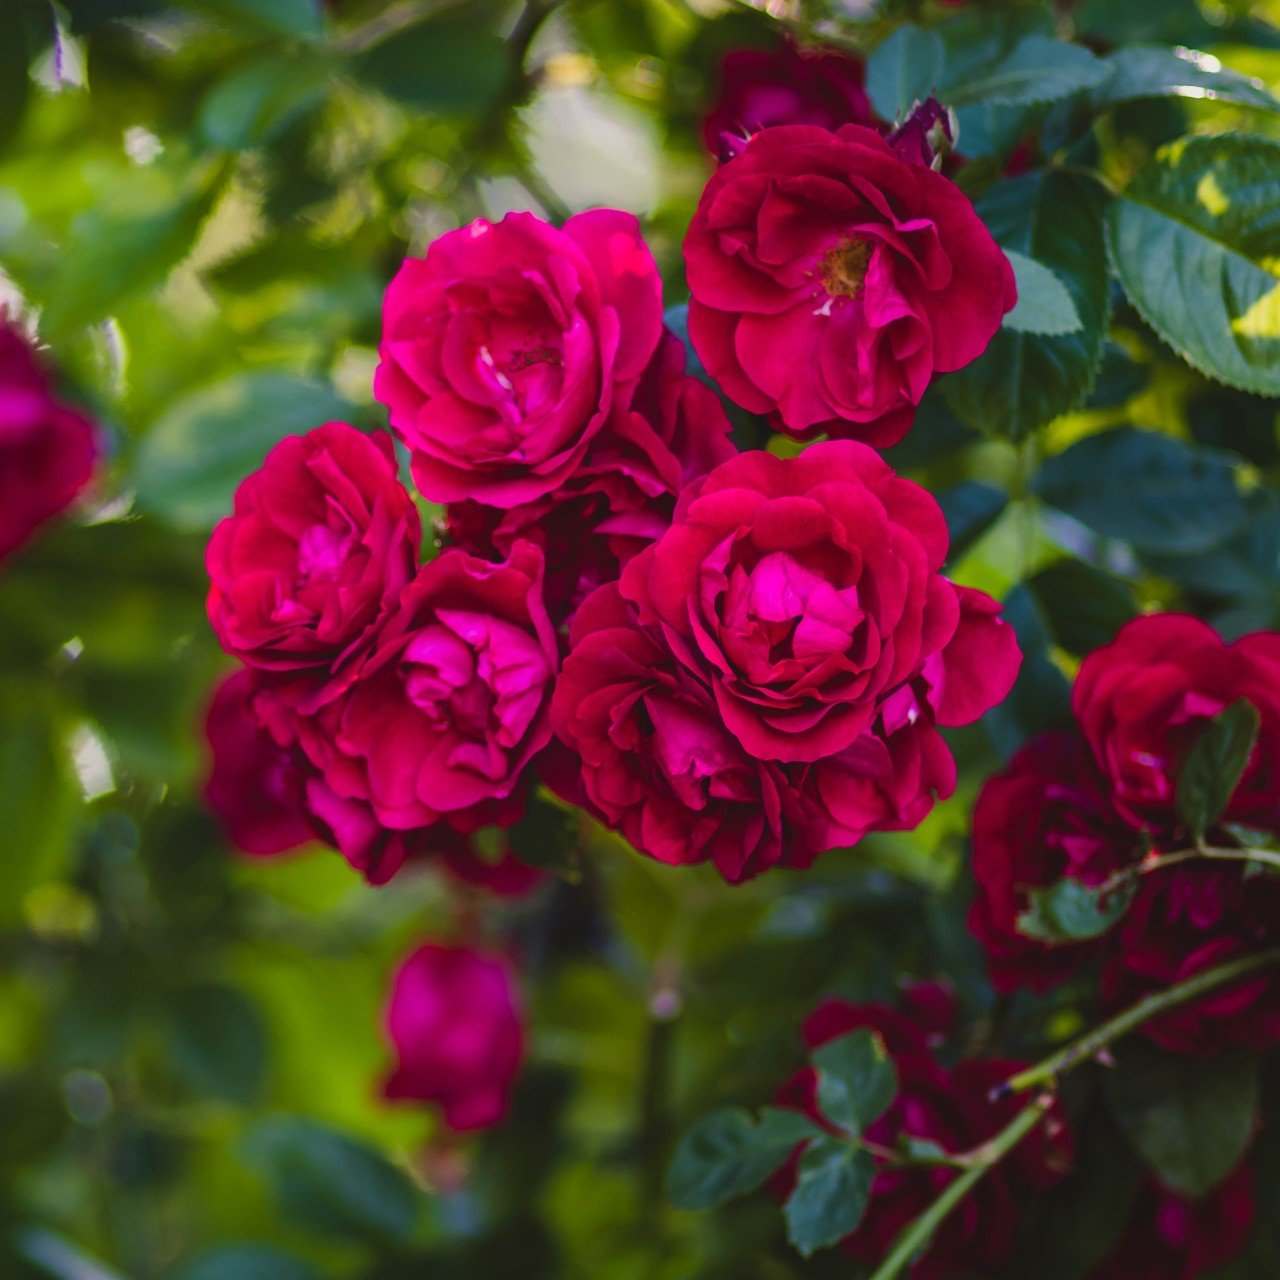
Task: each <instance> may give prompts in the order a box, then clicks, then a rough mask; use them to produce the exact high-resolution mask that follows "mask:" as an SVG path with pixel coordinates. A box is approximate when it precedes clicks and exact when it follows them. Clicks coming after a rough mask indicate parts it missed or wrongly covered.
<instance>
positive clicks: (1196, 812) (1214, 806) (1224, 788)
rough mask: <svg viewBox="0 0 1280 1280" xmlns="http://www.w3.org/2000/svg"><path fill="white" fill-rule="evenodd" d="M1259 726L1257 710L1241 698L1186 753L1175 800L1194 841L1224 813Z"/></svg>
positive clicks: (1220, 715) (1208, 725)
mask: <svg viewBox="0 0 1280 1280" xmlns="http://www.w3.org/2000/svg"><path fill="white" fill-rule="evenodd" d="M1259 723H1260V717H1259V715H1258V709H1257V708H1256V707H1255V706H1254V705H1253V703H1251V702H1250V701H1248V699H1246V698H1241V699H1240V700H1239V701H1237V702H1233V703H1232V704H1231V705H1230V706H1229V707H1225V708H1224V709H1223V710H1221V711H1219V712H1218V714H1217V715H1216V716H1214V717H1213V719H1211V720H1210V721H1209V723H1208V724H1207V725H1206V726H1205V728H1204V729H1203V730H1202V731H1201V733H1200V735H1199V736H1198V737H1197V738H1196V740H1195V742H1194V743H1192V746H1191V750H1190V751H1188V752H1187V756H1186V759H1185V760H1183V762H1182V768H1181V770H1180V771H1179V773H1178V789H1177V794H1176V801H1177V806H1178V817H1179V818H1181V819H1182V822H1183V825H1184V826H1186V828H1187V830H1188V831H1190V832H1191V835H1192V836H1193V837H1194V839H1196V840H1197V841H1199V840H1202V839H1203V838H1204V833H1205V832H1206V831H1207V830H1208V829H1209V828H1210V827H1211V826H1213V824H1214V823H1215V822H1217V821H1218V819H1219V818H1220V817H1222V815H1223V813H1224V812H1225V811H1226V808H1227V805H1228V804H1229V803H1230V801H1231V795H1232V793H1233V792H1234V791H1235V789H1236V787H1237V786H1238V785H1239V782H1240V777H1241V775H1242V774H1243V773H1244V770H1245V766H1246V765H1247V764H1248V763H1249V756H1250V755H1251V754H1252V752H1253V745H1254V743H1255V742H1257V740H1258V725H1259Z"/></svg>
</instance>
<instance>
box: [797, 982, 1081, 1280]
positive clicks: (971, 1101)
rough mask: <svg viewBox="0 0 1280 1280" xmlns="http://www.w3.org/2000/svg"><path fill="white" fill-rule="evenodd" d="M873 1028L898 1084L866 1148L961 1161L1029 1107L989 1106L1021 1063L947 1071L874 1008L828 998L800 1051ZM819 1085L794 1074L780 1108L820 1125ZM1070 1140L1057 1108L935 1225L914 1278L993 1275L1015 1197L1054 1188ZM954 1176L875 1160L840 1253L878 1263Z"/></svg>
mask: <svg viewBox="0 0 1280 1280" xmlns="http://www.w3.org/2000/svg"><path fill="white" fill-rule="evenodd" d="M860 1029H866V1030H869V1031H873V1032H874V1033H875V1034H876V1035H878V1036H879V1037H880V1039H881V1040H882V1042H883V1043H884V1046H885V1050H886V1051H887V1053H888V1054H889V1057H890V1058H891V1059H892V1060H893V1066H894V1070H895V1072H896V1073H897V1077H898V1094H897V1097H896V1098H895V1099H894V1101H893V1103H892V1105H891V1106H890V1107H889V1109H888V1110H887V1111H886V1112H885V1113H884V1115H882V1116H881V1117H880V1118H879V1119H878V1120H876V1121H875V1122H874V1123H873V1124H871V1125H869V1126H867V1129H866V1132H865V1137H866V1139H867V1141H869V1142H872V1143H875V1144H877V1145H878V1146H880V1147H884V1148H888V1149H894V1148H896V1147H897V1146H898V1145H899V1143H900V1142H901V1141H902V1140H903V1139H904V1138H914V1139H918V1140H921V1141H927V1142H933V1143H936V1144H937V1145H938V1146H939V1147H941V1148H942V1150H943V1151H945V1152H947V1153H949V1154H952V1155H958V1154H961V1153H964V1152H968V1151H972V1150H973V1149H974V1148H975V1147H978V1146H980V1145H981V1144H982V1143H983V1142H985V1141H986V1140H987V1139H988V1138H991V1137H993V1136H994V1135H995V1134H996V1133H998V1132H999V1131H1000V1130H1001V1129H1002V1128H1004V1126H1005V1125H1006V1124H1008V1123H1009V1121H1010V1120H1011V1119H1012V1118H1013V1117H1014V1115H1016V1114H1017V1112H1018V1111H1019V1110H1020V1109H1021V1108H1022V1107H1023V1106H1025V1105H1026V1102H1025V1100H1023V1099H1021V1098H1011V1099H1006V1100H1004V1101H1002V1102H999V1103H992V1102H990V1101H989V1100H988V1094H989V1092H990V1090H991V1088H992V1087H993V1086H994V1085H995V1084H998V1083H999V1082H1001V1081H1003V1080H1006V1079H1008V1077H1009V1076H1010V1075H1012V1074H1013V1073H1014V1072H1016V1071H1017V1070H1018V1069H1019V1064H1017V1063H1012V1062H1004V1061H973V1062H966V1063H962V1064H961V1065H959V1066H958V1067H956V1068H954V1069H952V1070H950V1071H948V1070H946V1069H944V1068H943V1067H942V1066H940V1065H939V1063H938V1062H937V1061H936V1059H935V1058H934V1057H933V1054H932V1052H931V1050H930V1048H929V1044H928V1041H927V1039H926V1036H925V1034H924V1032H923V1031H922V1029H921V1028H920V1027H918V1026H916V1025H915V1024H914V1023H913V1022H912V1021H911V1020H910V1019H908V1018H907V1017H904V1016H903V1015H902V1014H900V1013H898V1012H897V1011H895V1010H893V1009H890V1008H888V1007H886V1006H883V1005H877V1004H862V1005H860V1004H851V1003H849V1002H848V1001H845V1000H827V1001H825V1002H824V1003H823V1004H821V1005H819V1006H818V1008H817V1009H815V1010H814V1012H813V1013H812V1014H811V1015H810V1016H809V1018H808V1019H807V1021H806V1022H805V1025H804V1042H805V1045H806V1046H807V1047H808V1048H810V1049H814V1048H817V1047H818V1046H820V1045H823V1044H826V1043H827V1042H828V1041H829V1040H834V1039H837V1038H838V1037H840V1036H842V1035H847V1034H848V1033H849V1032H850V1031H856V1030H860ZM816 1084H817V1082H816V1078H815V1076H814V1073H813V1071H812V1070H811V1069H805V1070H803V1071H801V1072H798V1073H797V1074H796V1075H795V1076H793V1077H792V1078H791V1080H790V1081H789V1082H788V1083H787V1084H786V1086H784V1088H783V1089H782V1091H781V1092H780V1093H779V1095H778V1098H777V1101H778V1102H779V1104H780V1105H782V1106H785V1107H791V1108H793V1109H795V1110H797V1111H804V1112H805V1113H807V1114H808V1115H809V1116H810V1117H811V1118H813V1119H814V1120H817V1121H818V1122H819V1123H825V1122H823V1121H822V1118H821V1115H820V1113H819V1111H818V1108H817V1097H816ZM1072 1154H1073V1144H1072V1140H1071V1134H1070V1132H1069V1131H1068V1130H1067V1129H1066V1127H1065V1124H1064V1120H1063V1116H1062V1114H1061V1112H1060V1110H1059V1109H1058V1108H1057V1107H1055V1110H1054V1112H1053V1113H1052V1114H1051V1115H1050V1116H1049V1117H1048V1118H1047V1119H1046V1121H1045V1122H1044V1124H1043V1125H1042V1126H1041V1128H1040V1129H1039V1130H1037V1131H1036V1133H1034V1134H1032V1135H1030V1136H1029V1137H1028V1138H1026V1139H1024V1141H1023V1142H1022V1143H1021V1144H1020V1145H1019V1146H1018V1147H1016V1148H1015V1149H1014V1151H1013V1152H1012V1153H1011V1154H1010V1156H1009V1157H1008V1159H1006V1160H1005V1161H1004V1162H1002V1163H1001V1164H1000V1165H998V1166H996V1167H995V1168H994V1169H993V1170H992V1171H991V1172H990V1173H989V1174H988V1175H987V1176H986V1177H985V1178H984V1179H983V1180H982V1181H981V1182H980V1183H979V1184H978V1186H977V1187H976V1188H975V1189H974V1190H973V1191H972V1192H970V1194H969V1195H968V1196H967V1197H966V1199H965V1201H964V1203H963V1206H962V1208H961V1209H960V1210H958V1211H957V1212H955V1213H953V1214H951V1215H950V1216H949V1217H948V1218H947V1219H946V1220H945V1221H944V1222H943V1224H942V1226H941V1227H939V1228H938V1231H937V1232H936V1233H935V1235H934V1237H933V1239H932V1241H931V1242H930V1244H929V1247H928V1248H927V1249H926V1250H925V1251H924V1253H922V1254H921V1255H920V1257H919V1258H917V1259H916V1261H915V1263H914V1264H913V1265H912V1267H911V1275H912V1277H913V1280H950V1278H951V1277H952V1276H955V1275H968V1274H974V1275H989V1274H991V1272H992V1271H993V1270H994V1269H995V1268H998V1267H999V1266H1001V1265H1002V1264H1003V1263H1005V1262H1007V1261H1008V1260H1009V1255H1010V1253H1011V1251H1012V1247H1013V1243H1014V1229H1015V1226H1016V1223H1017V1201H1018V1197H1019V1195H1020V1194H1026V1193H1027V1192H1028V1191H1032V1192H1040V1191H1044V1190H1046V1189H1047V1188H1048V1187H1050V1186H1052V1185H1053V1184H1054V1183H1055V1182H1056V1181H1057V1180H1058V1179H1059V1178H1060V1177H1061V1176H1062V1175H1063V1173H1065V1172H1066V1170H1067V1169H1068V1168H1069V1167H1070V1163H1071V1159H1072ZM956 1177H957V1173H956V1171H955V1170H954V1169H947V1168H944V1167H931V1168H924V1167H920V1166H916V1167H911V1168H906V1167H903V1166H898V1165H893V1164H891V1163H889V1162H887V1161H885V1160H878V1161H877V1172H876V1175H875V1178H874V1180H873V1182H872V1184H871V1199H870V1203H869V1204H868V1206H867V1211H866V1214H865V1216H864V1217H863V1219H862V1222H861V1223H860V1224H859V1226H858V1228H857V1230H856V1231H854V1233H853V1234H852V1235H850V1236H847V1237H846V1238H845V1240H844V1241H843V1243H842V1247H843V1248H844V1250H845V1252H846V1253H848V1254H850V1255H851V1256H852V1257H854V1258H857V1259H859V1260H860V1261H862V1262H865V1263H867V1264H869V1265H872V1266H873V1265H874V1264H876V1263H878V1262H881V1261H883V1260H884V1257H885V1255H886V1254H887V1253H888V1252H889V1250H890V1248H891V1247H892V1246H893V1243H894V1241H895V1240H896V1239H897V1237H898V1235H899V1234H900V1233H901V1232H902V1231H903V1230H904V1228H906V1227H907V1226H909V1225H910V1224H911V1223H912V1222H914V1221H915V1220H916V1219H917V1218H919V1217H920V1215H921V1214H922V1213H923V1212H924V1211H925V1210H926V1209H927V1208H928V1207H929V1206H930V1205H931V1204H932V1203H933V1202H934V1201H935V1200H936V1199H937V1198H938V1196H939V1195H940V1194H941V1192H942V1191H943V1190H945V1188H946V1187H947V1186H948V1184H949V1183H951V1182H952V1181H954V1180H955V1178H956ZM793 1180H794V1165H792V1166H791V1167H790V1168H789V1169H787V1170H786V1171H784V1173H783V1174H782V1175H780V1176H779V1177H778V1178H777V1179H775V1184H774V1189H775V1192H776V1193H777V1194H778V1195H780V1196H785V1195H786V1194H788V1193H789V1192H790V1189H791V1186H792V1184H793Z"/></svg>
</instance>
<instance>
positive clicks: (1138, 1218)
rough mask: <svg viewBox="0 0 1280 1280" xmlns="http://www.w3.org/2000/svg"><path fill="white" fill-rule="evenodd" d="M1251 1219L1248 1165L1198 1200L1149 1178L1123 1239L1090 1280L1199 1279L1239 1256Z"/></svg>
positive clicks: (1140, 1191) (1252, 1217)
mask: <svg viewBox="0 0 1280 1280" xmlns="http://www.w3.org/2000/svg"><path fill="white" fill-rule="evenodd" d="M1253 1219H1254V1195H1253V1173H1252V1171H1251V1170H1250V1168H1249V1166H1248V1164H1241V1165H1240V1166H1239V1167H1238V1168H1237V1169H1236V1170H1235V1172H1234V1173H1232V1174H1230V1175H1229V1176H1228V1177H1227V1179H1226V1180H1225V1181H1224V1182H1222V1183H1220V1184H1219V1185H1218V1186H1217V1187H1215V1188H1214V1189H1213V1190H1212V1191H1211V1192H1209V1194H1208V1195H1206V1196H1204V1197H1203V1198H1202V1199H1200V1200H1192V1199H1189V1198H1188V1197H1186V1196H1182V1195H1179V1194H1178V1193H1177V1192H1176V1191H1170V1190H1169V1189H1168V1188H1166V1187H1163V1186H1161V1185H1160V1183H1158V1182H1157V1181H1156V1180H1155V1179H1154V1178H1148V1179H1147V1181H1146V1182H1145V1183H1144V1184H1143V1186H1142V1187H1141V1189H1140V1190H1139V1192H1138V1197H1137V1201H1136V1202H1135V1204H1134V1207H1133V1211H1132V1213H1131V1215H1130V1219H1129V1226H1128V1229H1127V1230H1126V1231H1125V1234H1124V1236H1123V1238H1122V1239H1121V1241H1120V1243H1119V1244H1118V1245H1117V1246H1116V1248H1115V1249H1114V1251H1113V1252H1112V1254H1111V1256H1110V1257H1109V1258H1108V1259H1107V1260H1106V1262H1104V1263H1103V1264H1102V1265H1101V1266H1100V1267H1099V1268H1098V1269H1097V1270H1096V1271H1094V1272H1093V1273H1092V1274H1091V1276H1090V1280H1200V1277H1201V1276H1208V1275H1209V1274H1210V1273H1211V1272H1214V1271H1216V1269H1217V1268H1219V1267H1222V1266H1225V1265H1226V1264H1227V1263H1229V1262H1231V1261H1232V1260H1233V1259H1234V1258H1236V1257H1237V1256H1238V1255H1239V1254H1240V1252H1241V1251H1242V1250H1243V1249H1244V1247H1245V1245H1246V1243H1247V1242H1248V1238H1249V1232H1250V1230H1251V1228H1252V1227H1253Z"/></svg>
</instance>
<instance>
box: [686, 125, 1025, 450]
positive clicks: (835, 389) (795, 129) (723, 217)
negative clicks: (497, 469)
mask: <svg viewBox="0 0 1280 1280" xmlns="http://www.w3.org/2000/svg"><path fill="white" fill-rule="evenodd" d="M685 265H686V269H687V272H688V277H689V290H690V293H691V295H692V298H691V301H690V304H689V334H690V337H691V338H692V340H693V345H694V347H695V349H696V350H697V352H698V355H699V356H700V357H701V359H702V363H703V364H704V365H705V366H706V369H707V372H708V373H710V374H711V376H712V377H713V378H715V379H716V381H717V382H718V383H719V384H720V386H721V388H722V389H723V390H724V391H725V393H726V394H727V395H729V396H730V397H731V398H732V399H733V400H735V401H737V403H738V404H740V405H741V406H742V407H743V408H744V409H747V410H749V411H751V412H752V413H762V414H768V415H770V418H771V420H772V422H773V423H774V425H775V426H776V427H777V428H778V429H779V430H780V431H785V432H786V433H787V434H788V435H793V436H796V437H798V438H801V439H806V438H809V437H811V436H813V435H816V434H819V433H822V432H827V433H829V434H831V435H836V436H851V437H854V438H856V439H860V440H864V441H866V442H867V443H868V444H872V445H875V446H877V447H880V448H883V447H886V446H888V445H890V444H893V443H894V442H895V441H897V440H900V439H901V438H902V436H903V435H904V434H905V433H906V431H907V428H908V427H909V426H910V425H911V420H912V417H913V416H914V413H915V407H916V405H918V404H919V403H920V399H921V397H922V396H923V395H924V393H925V390H926V389H927V388H928V386H929V383H930V380H931V379H932V378H933V375H934V374H935V373H946V372H949V371H951V370H954V369H960V368H963V367H964V366H965V365H967V364H969V363H970V361H972V360H975V359H976V358H977V357H978V356H979V355H981V354H982V352H983V351H984V350H985V349H986V347H987V344H988V343H989V342H990V341H991V339H992V337H993V336H994V334H995V332H996V330H997V329H999V327H1000V323H1001V318H1002V316H1003V315H1004V313H1005V312H1006V311H1009V310H1010V309H1012V307H1013V305H1014V303H1015V301H1016V298H1017V294H1016V289H1015V285H1014V277H1013V270H1012V268H1011V267H1010V266H1009V262H1008V259H1006V257H1005V256H1004V254H1003V253H1002V252H1001V250H1000V249H999V247H998V246H997V245H996V243H995V241H994V240H992V238H991V236H990V234H989V233H988V231H987V229H986V227H985V226H983V224H982V221H981V220H980V219H979V218H978V216H977V214H976V213H974V211H973V206H972V205H971V204H970V203H969V199H968V197H967V196H965V195H964V193H963V192H962V191H960V190H959V188H958V187H956V186H954V185H953V184H952V183H951V182H950V181H949V180H948V179H946V178H944V177H942V176H941V175H940V174H937V173H934V172H932V171H931V170H930V169H928V168H925V167H923V166H921V165H919V164H912V163H910V162H908V161H907V160H904V159H902V158H900V157H899V156H897V155H896V154H895V153H894V151H893V149H892V148H891V147H890V145H889V144H888V143H887V142H886V141H885V140H884V139H883V138H881V137H880V135H879V134H877V133H875V132H873V131H872V130H870V129H865V128H862V127H860V126H858V125H845V126H844V127H843V128H841V129H839V130H838V131H837V132H835V133H831V132H829V131H827V130H825V129H817V128H813V127H811V126H807V125H786V126H780V127H777V128H772V129H765V130H763V131H762V132H760V133H758V134H756V135H755V136H754V137H753V138H752V139H751V140H750V141H749V142H748V143H747V145H746V147H745V148H744V150H743V152H742V154H741V155H739V156H738V157H737V158H736V159H734V160H731V161H729V163H727V164H725V165H722V166H721V167H720V168H719V169H718V170H717V171H716V172H715V173H714V174H713V175H712V177H711V180H710V182H708V183H707V187H706V190H705V191H704V192H703V194H702V200H701V203H700V204H699V206H698V211H697V213H696V214H695V215H694V218H693V221H692V223H691V224H690V227H689V233H688V235H687V237H686V239H685Z"/></svg>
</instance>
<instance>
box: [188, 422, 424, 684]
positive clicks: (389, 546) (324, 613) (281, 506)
mask: <svg viewBox="0 0 1280 1280" xmlns="http://www.w3.org/2000/svg"><path fill="white" fill-rule="evenodd" d="M421 541H422V527H421V522H420V521H419V519H418V513H417V510H416V508H415V507H414V505H413V500H412V499H411V498H410V497H409V495H408V493H406V492H405V490H404V487H403V486H402V485H401V484H400V482H399V480H398V479H397V478H396V464H395V454H394V450H393V448H392V444H391V439H390V437H388V436H387V435H385V434H382V433H379V434H378V435H376V436H367V435H364V434H362V433H361V432H359V431H357V430H355V428H354V427H349V426H347V425H346V424H345V423H341V422H330V423H327V424H326V425H325V426H322V427H318V428H316V430H314V431H309V432H307V434H306V435H303V436H290V437H288V438H287V439H285V440H282V441H281V442H280V443H279V444H278V445H276V446H275V448H273V449H272V450H271V452H270V453H269V454H267V457H266V460H265V461H264V462H263V464H262V467H261V469H260V470H258V471H256V472H254V473H253V474H252V475H251V476H249V477H248V478H247V479H245V480H244V481H243V482H242V483H241V485H240V487H239V489H238V490H237V491H236V499H235V514H234V515H232V516H229V517H228V518H227V519H225V520H223V521H222V522H221V523H220V524H219V525H218V526H217V528H216V529H214V531H213V536H212V537H211V538H210V540H209V546H208V550H207V552H206V556H205V559H206V563H207V566H208V570H209V578H210V583H211V585H210V588H209V601H208V611H209V621H210V623H211V624H212V626H213V629H214V631H215V633H216V634H217V636H218V640H219V642H220V643H221V645H222V647H223V648H224V649H225V650H226V651H227V652H228V653H231V654H234V655H235V656H236V657H238V658H241V659H242V660H243V661H245V662H247V663H250V664H251V665H253V666H256V667H262V668H266V669H269V670H275V671H298V672H302V671H316V672H319V673H322V674H323V675H326V676H327V675H328V674H329V673H330V671H331V670H332V669H334V668H336V667H338V666H340V665H341V664H343V663H345V662H347V661H348V660H349V659H351V658H352V657H354V656H356V655H358V654H359V653H361V652H362V651H363V650H364V649H365V648H367V647H368V645H369V644H370V642H371V638H372V635H373V632H374V629H375V628H376V626H377V625H378V623H379V622H380V621H381V619H382V618H383V616H384V615H385V613H386V612H387V610H388V609H389V608H390V607H391V605H392V603H393V602H394V600H395V598H396V596H397V595H398V594H399V592H400V589H401V588H402V587H403V586H404V585H405V584H406V583H407V582H408V581H409V580H410V579H411V578H412V577H413V575H414V572H415V570H416V568H417V563H418V547H419V544H420V543H421Z"/></svg>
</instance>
